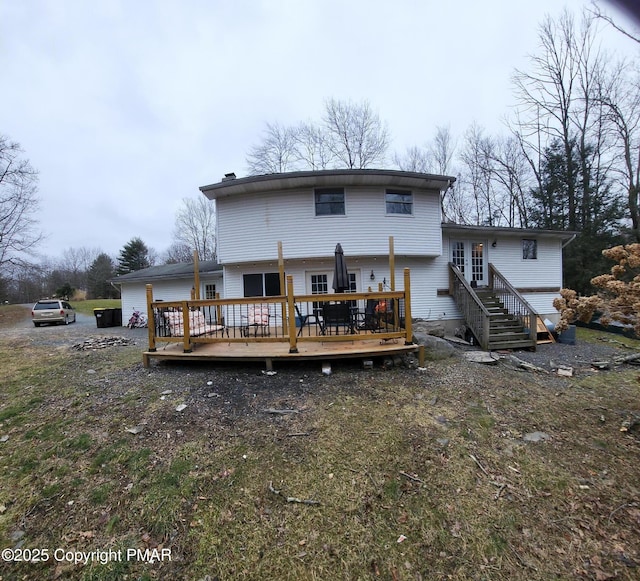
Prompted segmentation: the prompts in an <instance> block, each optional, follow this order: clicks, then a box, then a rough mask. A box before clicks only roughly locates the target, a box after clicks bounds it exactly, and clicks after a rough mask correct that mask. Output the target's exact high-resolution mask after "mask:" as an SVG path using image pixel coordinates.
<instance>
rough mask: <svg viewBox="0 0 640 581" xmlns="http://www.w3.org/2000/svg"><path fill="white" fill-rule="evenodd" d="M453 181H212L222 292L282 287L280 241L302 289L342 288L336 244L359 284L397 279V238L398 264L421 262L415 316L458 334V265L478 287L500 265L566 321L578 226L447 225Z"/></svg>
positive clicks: (354, 285)
mask: <svg viewBox="0 0 640 581" xmlns="http://www.w3.org/2000/svg"><path fill="white" fill-rule="evenodd" d="M454 181H455V178H453V177H449V176H440V175H430V174H423V173H415V172H405V171H395V170H367V169H365V170H323V171H303V172H292V173H284V174H269V175H261V176H251V177H246V178H240V179H236V178H234V177H233V174H231V175H230V176H229V175H228V176H226V177H225V178H224V179H223V180H222V181H220V182H218V183H215V184H211V185H207V186H203V187H201V188H200V190H201V191H202V192H203V194H205V195H206V196H207V197H208V198H209V199H210V200H214V201H215V203H216V210H217V220H218V259H219V262H220V264H221V265H222V267H223V285H224V296H227V297H232V296H235V297H242V296H261V295H276V294H279V293H280V288H279V285H278V264H277V260H276V257H277V252H276V249H277V244H278V242H281V243H282V249H283V255H284V257H285V269H286V273H287V274H291V275H293V280H294V291H295V292H296V293H307V294H316V293H327V292H329V293H330V292H332V289H331V284H332V277H333V259H334V257H333V252H334V248H335V246H336V243H338V242H339V243H340V244H341V245H342V247H343V248H344V251H345V256H346V259H347V264H348V269H349V276H350V283H351V290H352V291H354V292H364V291H366V290H368V289H369V288H372V289H374V290H376V289H377V288H378V286H379V284H380V283H382V286H383V287H384V288H388V286H389V284H390V281H391V279H392V277H391V272H390V270H389V252H390V247H389V239H390V237H392V238H393V253H394V255H395V269H396V270H397V271H398V272H400V271H401V269H403V268H405V267H408V268H410V269H411V287H412V294H411V302H412V313H413V315H414V317H417V318H422V319H426V320H440V321H442V322H443V324H445V325H446V326H448V327H449V330H450V331H451V332H452V331H453V329H454V328H455V327H456V326H458V325H460V323H461V322H464V316H463V313H462V312H461V307H460V305H459V304H458V303H457V302H456V300H455V298H454V296H452V292H451V285H450V280H451V275H452V274H451V267H450V263H452V264H453V265H455V266H456V267H458V268H459V270H460V272H461V274H462V275H463V276H464V278H465V279H466V280H467V281H468V283H469V286H471V287H473V288H481V287H484V286H487V285H489V283H490V279H493V276H494V270H495V271H496V272H499V273H502V275H503V276H504V277H505V278H506V279H507V281H509V283H510V284H511V285H512V286H513V287H515V289H516V290H518V291H519V292H520V293H521V295H522V297H523V298H524V299H525V300H526V301H527V302H528V303H529V304H530V305H531V307H533V309H535V311H537V313H538V314H539V315H540V316H541V317H545V318H549V319H551V320H554V319H557V312H556V311H555V309H554V308H553V305H552V301H553V299H554V298H555V297H556V296H558V291H559V290H560V288H561V286H562V248H563V246H564V245H566V244H568V243H569V242H570V241H571V240H572V238H573V236H574V234H573V233H567V232H558V231H549V230H523V229H517V228H498V227H482V226H461V225H457V224H450V223H443V222H442V214H441V207H440V200H441V196H442V194H443V192H445V191H446V190H447V188H449V187H450V186H451V184H452V183H453V182H454ZM491 266H492V268H491ZM394 274H395V273H394ZM401 286H402V282H401V281H400V282H399V283H398V284H397V288H401Z"/></svg>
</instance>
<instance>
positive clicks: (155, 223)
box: [0, 0, 638, 258]
mask: <svg viewBox="0 0 640 581" xmlns="http://www.w3.org/2000/svg"><path fill="white" fill-rule="evenodd" d="M587 4H588V3H587V1H586V0H568V1H567V2H565V3H564V4H563V3H562V2H559V1H558V0H536V1H526V2H521V1H514V0H486V1H484V2H476V1H472V0H466V1H455V0H450V1H448V2H442V1H440V0H439V1H435V0H395V1H394V2H389V1H388V0H386V1H384V2H383V1H378V0H263V1H254V0H173V1H170V0H157V1H155V2H152V1H147V0H136V1H131V0H101V1H99V2H91V1H86V0H49V1H46V0H0V71H1V73H0V79H2V81H1V88H0V133H1V134H3V135H5V136H7V137H9V138H10V139H12V140H14V141H17V142H19V143H20V144H21V145H22V147H23V149H24V150H25V156H26V157H27V158H28V159H30V161H31V163H32V165H33V166H34V167H35V168H36V169H37V170H38V171H39V172H40V182H39V193H40V198H41V200H42V203H41V210H40V212H39V217H40V221H41V227H42V229H43V231H44V232H45V234H46V235H47V237H48V238H47V241H46V244H44V245H43V246H42V248H41V250H42V253H43V254H46V255H47V256H50V257H52V258H59V257H61V256H62V254H63V252H64V250H65V249H68V248H79V247H87V248H99V249H100V250H102V251H104V252H107V253H108V254H110V255H112V256H114V257H115V256H117V254H118V252H119V250H120V249H121V248H122V247H123V245H124V244H126V243H127V242H128V241H129V240H131V238H133V237H136V236H139V237H140V238H142V239H143V240H144V241H145V243H146V244H147V245H148V246H150V247H152V248H154V249H155V250H156V251H157V252H158V253H162V252H163V251H164V250H166V248H167V247H168V246H169V244H170V243H171V240H172V231H173V225H174V217H175V213H176V210H177V209H178V208H179V206H180V205H181V200H182V199H183V198H196V197H198V196H201V195H202V194H201V193H200V192H199V190H198V187H199V186H202V185H206V184H211V183H215V182H218V181H219V180H220V179H221V178H222V176H223V175H224V174H225V173H227V172H231V171H235V173H236V174H237V175H238V176H239V177H241V176H244V175H246V161H245V156H246V153H247V151H248V149H249V147H250V146H251V145H252V144H253V143H255V142H256V141H257V140H259V138H260V134H261V132H262V130H263V128H264V123H265V122H267V121H268V122H275V121H277V122H280V123H283V124H296V123H298V122H300V121H303V120H308V119H319V118H320V116H321V113H322V107H323V101H324V99H325V98H328V97H335V98H337V99H342V100H349V99H351V100H354V101H361V100H363V99H367V100H368V101H369V102H370V104H371V105H372V107H373V108H374V109H375V110H376V111H377V112H378V113H379V115H380V117H381V118H382V119H383V120H385V121H386V122H387V123H388V125H389V129H390V131H391V135H392V137H393V142H392V147H391V151H392V152H394V151H398V152H403V151H404V150H405V149H406V147H408V146H411V145H422V144H424V143H425V142H426V141H427V140H428V139H429V138H430V137H431V136H432V135H433V133H434V129H435V127H436V126H437V125H450V127H451V130H452V132H453V133H454V134H456V135H459V134H461V133H463V132H464V130H465V129H466V128H467V127H468V126H469V125H470V124H471V123H472V122H473V121H475V122H477V123H478V124H479V125H481V126H484V127H485V128H486V129H487V130H488V131H489V132H492V133H498V132H501V131H502V128H501V119H502V118H504V117H505V116H506V115H508V114H509V108H510V106H511V105H513V96H512V91H511V84H510V77H511V74H512V73H513V70H514V68H516V67H519V68H527V67H528V62H527V55H529V54H531V53H534V52H535V51H536V49H537V29H538V25H539V24H540V22H541V21H542V19H543V18H544V16H545V14H550V15H551V16H554V17H555V16H557V15H559V13H560V11H561V10H562V8H563V6H566V7H568V8H569V10H571V11H572V12H574V13H575V14H576V15H578V14H579V12H580V11H581V9H582V7H583V6H585V5H587ZM602 6H603V7H604V8H605V9H606V11H607V12H608V13H609V14H610V15H612V16H614V17H615V18H616V19H617V20H618V21H619V22H620V24H623V25H627V26H628V27H629V28H633V23H631V21H630V20H629V19H628V18H627V17H626V15H624V14H621V13H620V12H618V11H617V10H616V9H615V6H613V5H611V4H602ZM603 28H604V26H603ZM602 41H603V43H604V45H605V46H606V47H608V48H609V49H613V50H616V51H618V53H620V54H622V53H626V54H627V55H637V52H638V45H637V44H634V43H633V42H631V41H629V40H626V39H625V38H624V37H623V36H622V35H620V34H619V33H616V32H613V31H611V30H607V29H605V30H603V33H602ZM389 166H390V164H389Z"/></svg>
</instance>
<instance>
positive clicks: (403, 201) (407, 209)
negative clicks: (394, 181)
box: [384, 190, 413, 216]
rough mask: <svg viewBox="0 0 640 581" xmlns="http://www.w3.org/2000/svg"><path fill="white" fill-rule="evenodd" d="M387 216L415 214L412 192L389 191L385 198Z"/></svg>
mask: <svg viewBox="0 0 640 581" xmlns="http://www.w3.org/2000/svg"><path fill="white" fill-rule="evenodd" d="M384 200H385V205H386V207H387V214H403V215H405V216H411V215H412V214H413V194H412V193H411V192H403V191H394V190H387V193H386V194H385V196H384Z"/></svg>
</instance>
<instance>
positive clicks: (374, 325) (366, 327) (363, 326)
mask: <svg viewBox="0 0 640 581" xmlns="http://www.w3.org/2000/svg"><path fill="white" fill-rule="evenodd" d="M377 304H378V301H377V300H376V299H367V302H366V303H365V308H364V313H359V314H358V329H359V330H361V331H377V330H378V329H379V328H380V320H379V319H378V317H377V316H376V305H377Z"/></svg>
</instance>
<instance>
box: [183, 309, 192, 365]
mask: <svg viewBox="0 0 640 581" xmlns="http://www.w3.org/2000/svg"><path fill="white" fill-rule="evenodd" d="M182 329H183V333H184V335H183V337H184V340H183V342H182V345H183V351H184V352H185V353H191V329H189V303H188V302H187V301H182Z"/></svg>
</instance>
